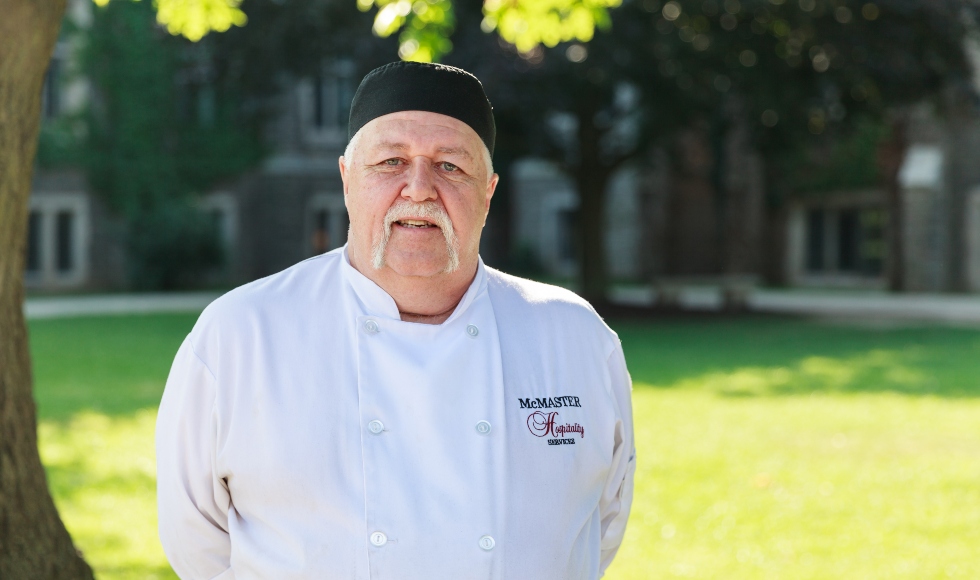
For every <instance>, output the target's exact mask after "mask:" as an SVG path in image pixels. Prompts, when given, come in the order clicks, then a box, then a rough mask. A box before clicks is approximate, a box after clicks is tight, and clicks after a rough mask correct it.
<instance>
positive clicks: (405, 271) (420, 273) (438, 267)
mask: <svg viewBox="0 0 980 580" xmlns="http://www.w3.org/2000/svg"><path fill="white" fill-rule="evenodd" d="M386 265H387V266H388V268H389V269H390V270H391V271H392V272H394V273H395V274H398V275H399V276H404V277H406V278H407V277H411V278H432V277H434V276H439V275H440V274H445V273H446V261H445V260H443V261H442V263H439V264H431V263H423V264H420V263H417V262H416V263H410V264H401V263H398V262H397V261H388V262H387V263H386Z"/></svg>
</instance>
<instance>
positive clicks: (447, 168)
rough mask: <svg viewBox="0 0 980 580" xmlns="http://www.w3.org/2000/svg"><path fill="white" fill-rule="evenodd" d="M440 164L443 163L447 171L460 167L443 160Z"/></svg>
mask: <svg viewBox="0 0 980 580" xmlns="http://www.w3.org/2000/svg"><path fill="white" fill-rule="evenodd" d="M439 165H441V166H442V168H443V169H445V170H446V171H456V170H457V169H459V168H458V167H456V166H455V165H453V164H452V163H450V162H448V161H443V162H442V163H440V164H439Z"/></svg>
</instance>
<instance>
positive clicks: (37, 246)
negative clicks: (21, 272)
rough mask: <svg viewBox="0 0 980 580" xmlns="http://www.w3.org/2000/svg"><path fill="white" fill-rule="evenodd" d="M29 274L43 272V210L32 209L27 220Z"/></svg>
mask: <svg viewBox="0 0 980 580" xmlns="http://www.w3.org/2000/svg"><path fill="white" fill-rule="evenodd" d="M26 270H27V274H28V275H34V276H36V275H38V274H40V273H41V212H39V211H32V212H31V215H30V217H29V218H28V222H27V268H26Z"/></svg>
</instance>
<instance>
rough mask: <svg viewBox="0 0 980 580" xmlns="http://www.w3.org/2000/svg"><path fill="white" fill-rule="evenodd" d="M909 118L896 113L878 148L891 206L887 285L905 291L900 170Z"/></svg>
mask: <svg viewBox="0 0 980 580" xmlns="http://www.w3.org/2000/svg"><path fill="white" fill-rule="evenodd" d="M907 133H908V119H907V117H906V115H905V114H904V113H895V116H894V117H893V118H892V120H891V135H890V136H889V138H888V141H887V142H886V143H885V144H884V145H882V146H881V148H880V149H879V150H878V169H879V172H880V173H881V176H882V178H883V182H884V186H885V195H886V200H887V201H886V207H887V208H888V230H887V232H886V233H887V236H888V238H887V244H888V254H887V264H886V272H887V276H888V289H889V290H891V291H892V292H904V291H905V289H906V287H905V227H904V225H905V211H904V208H903V206H904V204H903V200H902V185H901V183H900V182H899V172H900V171H901V169H902V162H903V161H905V153H906V151H907V150H908V135H907Z"/></svg>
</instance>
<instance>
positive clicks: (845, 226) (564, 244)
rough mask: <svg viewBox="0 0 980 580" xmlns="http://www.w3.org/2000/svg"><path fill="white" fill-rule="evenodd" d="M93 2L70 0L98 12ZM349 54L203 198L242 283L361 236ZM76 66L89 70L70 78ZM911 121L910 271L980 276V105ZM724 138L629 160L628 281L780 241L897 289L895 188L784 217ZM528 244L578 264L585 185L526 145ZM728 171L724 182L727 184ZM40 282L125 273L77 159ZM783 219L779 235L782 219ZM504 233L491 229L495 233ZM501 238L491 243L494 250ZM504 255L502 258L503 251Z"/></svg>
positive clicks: (748, 153)
mask: <svg viewBox="0 0 980 580" xmlns="http://www.w3.org/2000/svg"><path fill="white" fill-rule="evenodd" d="M87 10H90V5H89V3H88V2H87V0H82V1H73V2H71V3H70V9H69V11H70V17H71V18H73V19H75V20H76V23H79V24H81V25H82V26H84V22H85V20H86V18H88V16H87V12H86V11H87ZM76 50H77V47H75V46H73V45H72V43H71V42H70V41H65V42H62V43H60V44H59V46H58V47H57V49H56V51H55V55H54V59H53V61H52V64H51V68H50V71H49V73H48V82H47V83H46V85H45V90H44V108H43V111H44V117H45V119H46V120H48V121H51V120H54V119H57V118H58V117H59V116H61V115H65V114H69V113H71V112H72V111H77V110H79V108H81V107H83V106H84V104H85V101H86V95H87V91H88V88H87V84H86V82H85V80H84V79H79V78H78V77H77V76H71V75H64V74H63V73H64V71H65V70H68V69H70V68H71V65H72V62H73V59H74V55H75V51H76ZM355 69H356V67H355V66H354V65H353V63H350V62H334V63H329V64H327V65H324V67H323V69H322V71H321V74H320V75H318V77H317V78H316V79H314V78H292V79H284V80H283V81H282V87H283V88H282V92H281V94H280V96H279V97H278V100H277V103H276V104H277V106H276V110H277V111H278V115H276V116H275V118H274V119H273V120H272V122H271V123H270V125H269V126H268V130H267V132H266V141H267V146H268V149H269V151H270V152H271V153H270V154H269V155H268V157H267V158H266V159H265V160H264V161H263V162H262V164H261V165H260V166H259V167H256V168H254V169H253V170H251V171H249V172H248V173H247V174H245V175H242V176H240V177H238V178H236V179H233V180H230V181H228V182H226V183H223V184H221V185H220V186H218V187H216V188H215V189H214V190H213V191H212V192H210V193H208V194H207V195H205V196H203V197H202V198H201V200H200V208H201V210H202V211H204V212H207V214H208V215H209V216H210V217H211V220H212V223H214V225H215V227H216V228H217V229H218V231H219V234H220V237H221V239H222V241H223V243H224V245H225V247H226V250H227V252H226V255H227V258H228V259H227V264H226V266H225V267H224V268H222V269H221V270H220V271H215V272H212V273H211V274H210V275H209V276H208V279H207V280H206V281H205V282H207V283H208V284H210V285H215V286H230V285H235V284H239V283H242V282H246V281H249V280H254V279H256V278H260V277H262V276H266V275H269V274H272V273H274V272H277V271H279V270H281V269H283V268H286V267H288V266H290V265H292V264H294V263H296V262H298V261H300V260H303V259H305V258H308V257H310V256H313V255H316V254H319V253H322V252H324V251H328V250H331V249H333V248H336V247H338V246H340V245H343V244H344V243H345V242H346V236H347V227H348V222H347V213H346V209H345V206H344V198H343V191H342V185H341V180H340V175H339V169H338V165H337V158H338V157H339V156H340V155H341V154H342V153H343V148H344V147H345V145H346V125H347V117H348V113H349V104H350V100H351V98H352V96H353V91H354V89H355V87H356V82H357V79H356V78H355V76H356V70H355ZM70 79H73V80H70ZM911 119H912V120H911V123H910V125H909V131H908V136H909V148H908V151H907V154H906V156H905V160H904V164H903V167H902V170H901V172H900V183H901V208H902V216H901V224H902V227H901V232H902V240H903V246H904V248H905V251H904V257H903V260H902V263H901V264H900V271H901V272H902V276H903V281H904V285H905V287H906V288H907V289H909V290H911V291H928V292H938V291H980V164H977V163H975V161H974V160H973V152H975V151H980V116H978V115H977V114H976V112H974V111H967V112H962V111H960V112H958V113H956V114H955V115H954V116H953V117H952V118H951V119H948V120H946V121H942V120H940V119H938V118H937V117H936V116H934V115H931V114H930V113H929V110H928V109H927V108H926V107H921V108H919V109H917V110H916V111H915V112H914V114H913V115H912V116H911ZM720 147H721V149H720V151H721V153H720V154H722V155H724V159H725V163H724V164H723V165H722V167H723V170H722V171H721V172H720V173H718V172H716V171H715V169H714V168H715V166H716V160H715V159H714V156H716V155H719V150H718V149H717V148H716V147H713V146H709V145H708V143H707V142H706V139H705V136H704V129H703V128H700V127H692V128H691V129H690V130H689V131H687V132H684V133H683V134H682V135H681V136H680V138H679V139H678V148H679V152H680V153H681V154H680V155H679V158H680V159H681V160H682V163H681V164H680V166H678V167H674V168H672V169H669V168H668V163H667V160H666V154H665V153H664V152H663V151H659V152H655V153H654V154H653V155H652V156H651V157H650V158H648V159H644V160H637V161H636V162H634V163H633V164H632V165H626V166H624V168H622V169H621V170H619V171H618V172H617V173H616V174H615V175H614V177H613V179H612V180H611V182H610V185H609V191H608V192H607V204H608V205H607V212H606V213H607V215H606V242H607V243H606V252H607V264H608V266H609V271H610V278H611V279H612V280H613V281H620V282H623V281H630V282H650V281H656V280H659V279H664V278H689V279H697V278H702V279H703V278H710V277H719V276H731V275H739V276H750V277H755V278H758V279H761V278H763V274H765V273H767V272H765V268H766V261H767V256H769V259H770V261H771V258H772V255H776V256H777V257H778V259H777V260H776V261H777V262H778V268H776V269H775V270H776V271H777V275H776V276H772V275H770V276H768V278H769V279H773V278H776V279H777V281H780V282H783V283H785V284H787V285H790V286H804V287H850V288H884V287H886V285H887V275H888V272H889V271H890V269H891V268H894V267H895V264H893V263H891V262H890V260H891V259H892V257H891V256H889V255H888V251H887V248H888V244H887V235H888V231H889V228H890V227H892V225H893V223H894V220H893V218H892V217H891V216H889V205H888V203H887V199H886V194H885V192H884V191H880V190H875V189H868V190H862V191H837V192H823V193H821V194H820V195H816V196H795V197H793V198H792V199H791V201H790V204H789V207H788V209H787V210H786V211H785V212H784V213H782V214H780V215H775V216H774V215H767V211H766V210H765V208H764V198H765V191H764V184H763V181H764V180H763V171H762V169H763V166H762V160H761V158H760V156H759V155H758V154H757V153H755V152H753V150H752V149H751V147H749V135H748V132H747V129H745V128H739V127H737V126H736V128H735V130H732V131H730V132H729V134H728V136H727V137H726V138H725V139H724V141H723V142H722V143H721V144H720ZM510 183H511V187H510V193H511V195H512V198H511V204H510V207H511V209H510V212H509V213H510V219H511V224H510V227H509V228H502V227H499V224H495V223H493V221H492V220H493V219H495V218H494V216H493V215H491V221H490V222H489V223H488V230H490V231H494V230H495V229H496V231H509V232H510V238H511V239H510V240H509V245H510V247H511V250H512V251H515V250H516V251H519V252H523V253H525V254H528V255H532V256H534V257H535V258H536V262H537V263H538V264H539V265H540V267H541V268H542V269H543V271H541V272H540V273H541V274H543V275H545V276H548V277H551V278H557V279H566V280H568V279H573V278H574V277H575V275H576V272H577V260H576V254H577V246H576V240H577V237H576V222H577V218H576V213H577V211H578V209H577V208H578V198H577V194H576V191H575V187H574V183H573V182H572V181H571V180H570V179H569V178H568V177H567V176H566V175H564V174H563V173H562V172H561V171H560V170H559V169H558V168H557V166H555V165H554V164H552V163H549V162H547V161H544V160H541V159H531V158H528V159H522V160H519V161H518V162H516V163H515V164H514V165H513V166H512V168H511V180H510ZM719 187H721V188H723V189H724V193H725V195H724V196H719V194H718V189H719ZM30 204H31V206H30V207H31V213H30V227H29V244H28V247H29V249H28V256H27V271H26V276H25V281H26V284H27V287H28V289H30V290H33V291H78V290H110V289H124V288H126V286H127V279H126V264H125V251H124V249H123V248H124V247H125V235H126V234H125V228H124V225H123V223H122V222H121V221H120V220H119V219H117V218H114V217H113V216H112V215H111V214H110V213H109V212H108V211H107V210H106V208H105V207H104V205H103V204H102V203H101V202H100V201H99V199H98V198H97V197H96V196H94V195H92V194H91V192H90V191H89V190H88V188H87V186H86V184H85V181H84V179H83V178H82V176H81V175H79V174H78V173H74V172H71V171H51V170H39V171H38V172H37V174H36V176H35V180H34V186H33V192H32V196H31V201H30ZM772 232H776V233H777V234H776V235H772ZM492 237H493V236H488V235H487V236H484V238H485V240H487V239H492ZM494 249H495V248H493V247H485V248H484V255H485V256H493V255H494ZM494 258H496V261H497V262H498V263H499V262H500V261H501V258H504V257H503V256H494Z"/></svg>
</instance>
